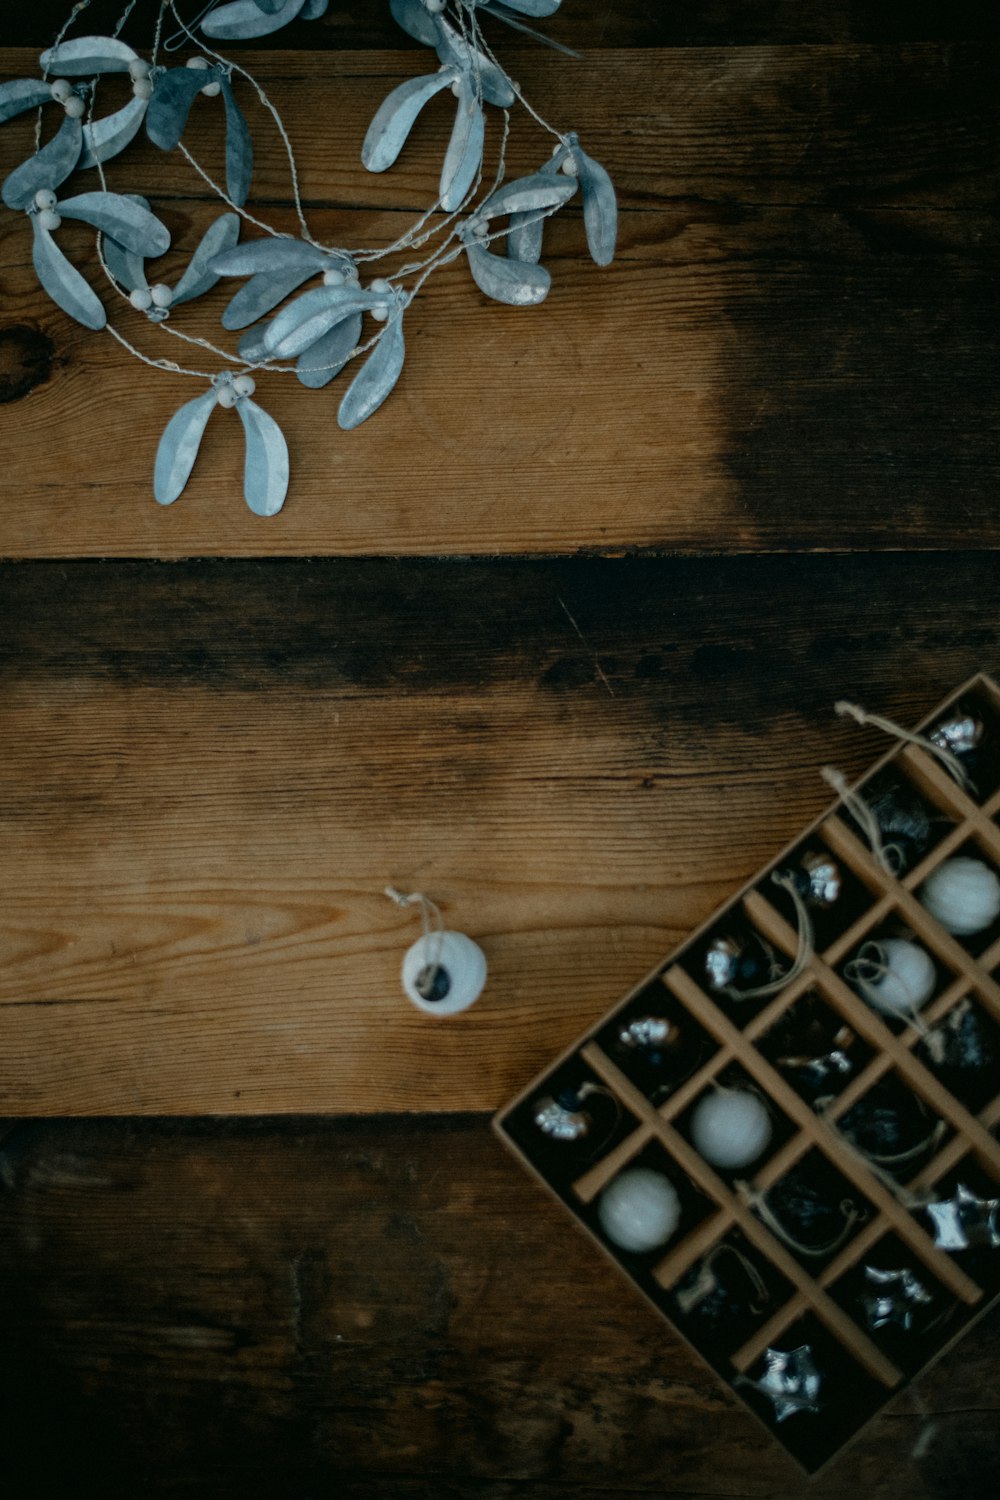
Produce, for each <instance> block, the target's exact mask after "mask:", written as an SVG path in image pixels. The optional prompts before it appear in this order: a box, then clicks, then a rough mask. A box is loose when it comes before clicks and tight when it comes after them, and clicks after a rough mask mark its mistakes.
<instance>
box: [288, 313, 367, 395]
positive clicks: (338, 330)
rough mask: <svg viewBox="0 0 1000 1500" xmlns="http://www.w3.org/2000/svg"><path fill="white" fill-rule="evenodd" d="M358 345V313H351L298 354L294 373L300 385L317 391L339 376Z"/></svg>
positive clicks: (359, 316)
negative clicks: (302, 352)
mask: <svg viewBox="0 0 1000 1500" xmlns="http://www.w3.org/2000/svg"><path fill="white" fill-rule="evenodd" d="M360 342H361V314H360V313H351V314H349V315H348V316H347V317H346V318H344V319H342V320H341V322H339V323H336V324H334V326H333V327H332V328H331V329H330V331H329V333H325V334H324V335H323V337H322V338H321V339H317V340H316V342H315V344H312V345H310V347H309V348H308V349H307V350H306V351H305V353H304V354H300V355H299V357H298V359H297V360H296V361H295V373H296V375H297V376H298V378H299V380H301V382H302V384H303V385H307V386H309V387H310V389H311V390H314V391H316V390H319V388H320V387H321V386H324V385H329V384H330V381H331V380H332V379H333V378H334V376H335V375H339V374H340V372H341V370H342V369H343V368H344V366H345V365H346V363H347V361H348V359H349V358H350V356H351V355H352V354H353V353H354V350H355V349H356V348H357V347H358V344H359V343H360Z"/></svg>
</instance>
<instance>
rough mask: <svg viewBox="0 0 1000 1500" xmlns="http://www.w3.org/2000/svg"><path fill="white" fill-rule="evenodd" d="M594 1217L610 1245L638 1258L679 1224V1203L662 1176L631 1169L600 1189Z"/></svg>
mask: <svg viewBox="0 0 1000 1500" xmlns="http://www.w3.org/2000/svg"><path fill="white" fill-rule="evenodd" d="M597 1217H598V1220H599V1221H600V1225H601V1228H602V1229H603V1230H604V1233H605V1234H606V1235H607V1237H608V1239H609V1240H611V1241H612V1243H613V1244H615V1245H618V1246H619V1247H620V1248H621V1249H622V1250H631V1251H633V1252H635V1253H636V1254H638V1255H642V1254H644V1253H645V1252H646V1251H648V1250H655V1249H657V1247H658V1246H659V1245H665V1244H666V1242H667V1240H669V1238H670V1236H671V1235H672V1234H673V1232H674V1230H675V1229H676V1228H677V1225H678V1224H679V1223H680V1217H681V1200H680V1199H679V1198H678V1196H677V1189H676V1188H675V1187H674V1185H673V1183H672V1182H671V1181H670V1180H669V1178H667V1177H664V1176H663V1175H662V1173H660V1172H654V1171H652V1170H651V1169H650V1168H649V1167H631V1168H630V1169H629V1170H628V1171H627V1172H621V1173H619V1175H618V1176H617V1177H616V1178H615V1179H614V1181H613V1182H611V1183H609V1184H608V1186H607V1187H606V1188H605V1189H604V1192H603V1193H602V1194H601V1197H600V1201H599V1203H598V1205H597Z"/></svg>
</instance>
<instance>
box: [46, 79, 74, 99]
mask: <svg viewBox="0 0 1000 1500" xmlns="http://www.w3.org/2000/svg"><path fill="white" fill-rule="evenodd" d="M49 93H50V94H51V95H52V97H53V99H55V100H56V102H57V103H59V104H65V103H66V100H67V99H71V98H72V97H73V85H72V84H71V83H70V81H69V79H68V78H53V80H52V82H51V83H50V84H49Z"/></svg>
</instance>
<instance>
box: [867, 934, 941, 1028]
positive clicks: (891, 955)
mask: <svg viewBox="0 0 1000 1500" xmlns="http://www.w3.org/2000/svg"><path fill="white" fill-rule="evenodd" d="M872 947H873V948H874V949H876V950H877V952H878V957H879V958H881V961H882V963H883V964H884V966H885V971H884V973H881V974H878V975H876V976H875V977H873V978H870V979H869V978H862V977H861V976H860V975H859V976H858V977H857V978H856V979H853V980H852V981H851V983H852V984H853V985H854V987H855V989H856V990H857V991H858V993H859V994H860V995H861V996H862V997H863V998H864V999H865V1000H867V1001H868V1004H869V1005H871V1006H873V1007H874V1009H875V1010H880V1011H882V1012H883V1013H884V1014H885V1015H889V1016H893V1015H899V1016H904V1017H905V1016H908V1015H910V1014H911V1013H912V1012H913V1011H916V1010H919V1009H920V1007H921V1005H923V1004H924V1003H925V1001H927V1000H929V999H930V997H931V995H933V993H934V987H935V984H936V982H937V975H936V973H935V970H934V964H933V962H932V960H931V957H930V955H929V954H928V953H925V951H924V950H923V948H920V947H918V945H917V944H916V943H911V942H910V941H909V939H908V938H882V939H880V940H879V941H878V942H877V943H873V944H872ZM873 961H875V962H877V961H878V960H877V959H875V960H873ZM861 962H864V959H862V960H861Z"/></svg>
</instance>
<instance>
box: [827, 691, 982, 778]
mask: <svg viewBox="0 0 1000 1500" xmlns="http://www.w3.org/2000/svg"><path fill="white" fill-rule="evenodd" d="M833 710H834V713H837V714H839V715H840V717H841V718H850V719H854V721H855V722H856V723H858V724H871V725H873V727H874V728H875V729H881V730H883V731H884V733H886V734H890V735H892V736H893V738H894V739H897V740H905V742H906V743H907V744H908V745H917V746H918V747H919V748H920V749H921V750H926V751H927V753H928V755H933V756H934V758H935V760H939V761H940V762H941V764H942V765H943V766H944V768H945V770H946V771H948V772H950V774H951V776H952V778H953V779H954V780H955V781H957V782H958V784H959V786H960V787H961V788H962V790H963V791H965V792H968V793H969V794H970V795H971V796H973V797H974V796H976V795H977V793H976V785H975V782H974V781H973V780H972V778H971V777H970V776H969V774H968V772H967V771H966V769H965V767H964V766H963V764H962V762H961V761H960V760H959V758H958V756H957V755H955V754H954V753H953V752H952V751H951V750H949V749H947V747H946V746H944V745H936V744H935V743H934V741H933V740H931V739H928V738H927V736H926V735H923V734H918V733H917V732H916V730H913V729H904V728H903V727H902V725H900V724H894V723H893V721H892V719H885V718H883V717H882V715H881V714H870V713H868V712H866V710H865V709H863V708H859V706H858V705H857V704H856V703H848V702H847V701H846V700H845V699H843V698H841V699H840V700H839V701H838V702H836V703H835V704H834V705H833Z"/></svg>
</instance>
